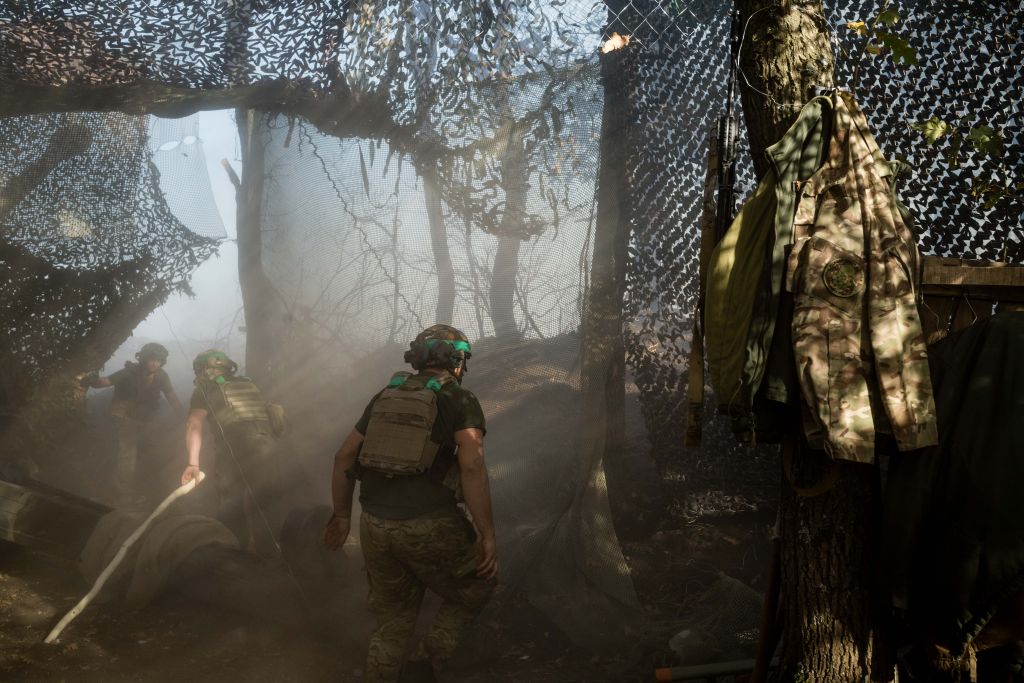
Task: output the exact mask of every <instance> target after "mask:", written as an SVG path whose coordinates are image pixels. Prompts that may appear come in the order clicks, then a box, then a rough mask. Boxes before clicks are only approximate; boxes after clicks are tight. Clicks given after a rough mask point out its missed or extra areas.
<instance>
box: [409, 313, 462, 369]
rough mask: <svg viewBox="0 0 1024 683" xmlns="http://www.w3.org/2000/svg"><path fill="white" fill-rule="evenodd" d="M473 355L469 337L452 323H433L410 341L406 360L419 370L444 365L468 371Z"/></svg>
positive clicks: (448, 367)
mask: <svg viewBox="0 0 1024 683" xmlns="http://www.w3.org/2000/svg"><path fill="white" fill-rule="evenodd" d="M472 355H473V354H472V353H471V351H470V345H469V337H467V336H466V335H465V334H463V333H462V332H461V331H459V330H457V329H456V328H454V327H452V326H451V325H432V326H430V327H428V328H427V329H425V330H423V331H422V332H420V333H419V334H418V335H416V339H414V340H413V341H411V342H409V350H408V351H406V352H405V362H406V363H409V364H410V365H412V366H413V367H414V368H416V369H417V370H422V369H423V368H429V367H442V368H445V369H447V370H449V371H451V372H454V371H455V368H458V367H461V368H462V372H463V373H465V372H468V367H467V365H466V361H468V360H469V358H470V357H471V356H472Z"/></svg>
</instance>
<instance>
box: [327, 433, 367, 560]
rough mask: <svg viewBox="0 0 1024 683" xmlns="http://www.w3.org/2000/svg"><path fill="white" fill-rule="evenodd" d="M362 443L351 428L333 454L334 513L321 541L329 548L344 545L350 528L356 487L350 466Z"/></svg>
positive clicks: (332, 488) (332, 487)
mask: <svg viewBox="0 0 1024 683" xmlns="http://www.w3.org/2000/svg"><path fill="white" fill-rule="evenodd" d="M362 443H363V435H362V434H360V433H359V432H358V431H357V430H355V429H353V430H352V431H351V432H349V433H348V436H346V437H345V441H344V442H342V444H341V448H339V449H338V452H337V453H336V454H335V455H334V471H333V472H332V473H331V499H332V500H333V501H334V514H332V515H331V518H330V519H329V520H327V526H326V527H325V528H324V533H323V542H324V545H325V546H327V547H328V548H330V549H331V550H337V549H338V548H340V547H341V546H343V545H345V539H346V538H348V534H349V531H351V529H352V496H353V492H354V491H355V488H356V480H355V477H353V476H352V468H353V467H354V466H355V464H356V457H357V456H358V455H359V446H360V445H361V444H362Z"/></svg>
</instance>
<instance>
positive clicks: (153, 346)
mask: <svg viewBox="0 0 1024 683" xmlns="http://www.w3.org/2000/svg"><path fill="white" fill-rule="evenodd" d="M135 359H136V360H138V361H139V362H142V363H145V362H146V361H148V360H158V361H160V364H161V365H165V364H166V363H167V348H166V347H165V346H164V345H163V344H157V343H156V342H149V343H148V344H145V345H143V347H142V348H141V349H139V352H138V353H136V354H135Z"/></svg>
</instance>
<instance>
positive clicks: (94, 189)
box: [0, 113, 216, 454]
mask: <svg viewBox="0 0 1024 683" xmlns="http://www.w3.org/2000/svg"><path fill="white" fill-rule="evenodd" d="M147 133H148V120H147V117H140V116H131V115H125V114H117V113H104V114H96V113H92V114H50V115H35V116H26V117H17V118H7V119H3V120H0V135H2V139H3V140H4V144H3V145H2V146H0V178H2V179H3V180H4V184H3V187H4V194H3V196H2V199H0V235H2V241H0V278H2V279H3V282H4V287H3V291H2V294H0V319H2V320H4V324H3V325H2V326H0V378H2V379H0V412H2V413H3V414H4V417H3V422H2V423H0V424H3V425H4V427H3V428H2V429H3V431H2V433H3V438H4V440H5V442H6V444H7V447H8V450H7V452H8V454H11V453H12V452H16V451H18V449H19V447H20V445H21V444H22V443H23V440H24V439H26V438H28V436H29V435H28V433H27V432H26V430H25V428H26V427H32V426H33V425H36V426H38V425H40V424H46V425H49V426H48V427H46V428H44V429H43V430H38V429H37V435H38V434H40V433H42V434H47V435H50V436H54V437H56V436H57V433H58V432H60V430H58V429H54V426H55V425H57V424H61V425H66V424H67V421H66V420H65V419H55V416H54V414H56V415H60V416H62V418H65V417H66V416H67V412H68V411H69V410H71V411H74V412H78V410H76V409H80V408H81V405H82V403H81V400H80V399H81V397H80V396H79V395H78V393H77V391H75V387H74V386H72V387H71V388H70V389H69V388H67V387H64V388H61V389H60V390H58V391H57V392H56V394H54V392H51V391H47V390H43V391H37V390H39V389H40V388H41V387H50V386H51V383H54V382H56V383H57V384H60V383H61V382H62V381H63V380H61V379H60V378H62V377H64V378H66V377H67V376H68V375H69V374H73V373H82V372H85V371H87V370H90V369H93V368H96V367H98V366H99V365H102V363H103V362H104V361H105V360H106V358H107V357H109V356H110V354H111V353H113V351H114V350H115V349H116V348H117V347H118V346H119V345H120V344H121V343H122V342H123V341H124V340H125V339H126V338H127V337H128V336H129V335H130V334H131V331H132V329H133V328H134V327H135V326H136V325H137V324H138V323H139V322H140V321H141V320H142V319H143V318H145V317H146V316H147V315H148V314H149V313H150V312H151V311H152V310H154V309H155V308H156V307H157V306H158V305H159V304H160V303H162V302H163V301H164V300H165V299H166V297H167V296H168V294H169V293H170V292H171V291H173V290H175V289H179V288H184V287H187V282H188V278H189V276H190V275H191V273H192V271H193V270H194V269H195V268H196V266H198V264H199V263H201V262H202V261H203V260H204V259H205V258H207V257H208V256H209V255H210V254H211V253H212V252H213V250H214V249H215V247H216V242H215V240H214V239H212V236H204V235H197V234H195V233H194V232H192V231H190V230H188V229H187V228H186V227H185V226H184V225H183V224H182V223H181V221H180V220H178V218H177V217H175V215H174V214H173V213H172V212H171V211H170V210H169V209H168V205H167V203H166V201H165V197H164V193H163V191H162V190H161V187H160V172H159V170H158V169H157V166H156V164H155V163H154V161H153V155H152V153H151V152H150V149H149V147H148V141H149V136H148V134H147ZM203 173H204V176H203V178H204V179H205V169H204V170H203ZM200 184H201V183H200ZM49 445H50V446H51V447H52V444H49ZM36 447H37V448H38V447H39V444H38V443H36Z"/></svg>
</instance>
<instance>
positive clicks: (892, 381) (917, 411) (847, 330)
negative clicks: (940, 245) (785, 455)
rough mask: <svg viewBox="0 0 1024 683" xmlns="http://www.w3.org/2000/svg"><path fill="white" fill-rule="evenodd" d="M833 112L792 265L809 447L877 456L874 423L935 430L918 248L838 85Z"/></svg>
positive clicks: (910, 443)
mask: <svg viewBox="0 0 1024 683" xmlns="http://www.w3.org/2000/svg"><path fill="white" fill-rule="evenodd" d="M833 114H834V119H833V120H834V122H833V129H832V137H831V146H830V148H829V155H828V158H827V160H826V162H825V163H824V164H823V165H822V167H821V168H820V169H819V170H818V172H817V173H815V174H814V175H813V176H811V177H810V178H809V179H808V180H807V181H806V182H803V183H798V188H797V190H798V202H799V203H798V205H797V210H796V217H795V220H794V226H793V231H794V235H793V237H794V242H793V249H792V251H791V253H790V256H789V263H788V265H787V268H786V272H787V288H788V289H789V291H791V292H793V293H794V304H795V310H794V314H793V346H794V352H795V354H796V364H797V369H798V376H799V379H800V384H801V390H802V393H803V397H804V400H805V403H806V405H807V406H808V414H806V415H805V432H806V434H807V437H808V442H809V443H810V445H811V446H812V447H815V448H822V447H824V448H825V450H826V451H828V452H829V453H830V455H832V456H833V457H835V458H841V459H845V460H854V461H858V462H873V461H874V457H875V438H874V436H875V433H876V432H879V433H891V434H892V435H893V436H894V437H895V440H896V443H897V446H898V447H899V449H900V450H904V451H906V450H912V449H915V448H921V447H924V446H930V445H934V444H935V443H937V440H938V436H937V430H936V419H935V403H934V400H933V397H932V385H931V377H930V374H929V369H928V358H927V353H926V351H925V338H924V333H923V331H922V328H921V321H920V318H919V316H918V310H917V301H916V290H917V287H918V283H917V282H916V279H917V273H918V262H919V259H920V255H919V253H918V250H917V244H916V242H915V241H914V236H913V234H912V233H911V231H910V229H909V228H908V227H907V225H906V222H905V220H904V218H903V216H902V214H901V211H900V207H899V205H898V202H897V201H896V199H895V194H894V192H893V190H892V186H891V183H890V176H891V175H892V169H891V167H890V165H889V164H888V163H887V162H886V161H885V159H884V158H883V157H882V153H881V151H880V150H879V148H878V145H877V144H876V143H875V140H874V138H873V137H872V135H871V133H870V131H869V130H868V127H867V121H866V120H865V118H864V115H863V113H861V111H860V110H859V109H858V108H857V105H856V103H855V102H854V101H853V98H852V97H851V96H849V95H847V94H845V93H838V94H837V95H836V96H835V99H834V106H833Z"/></svg>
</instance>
